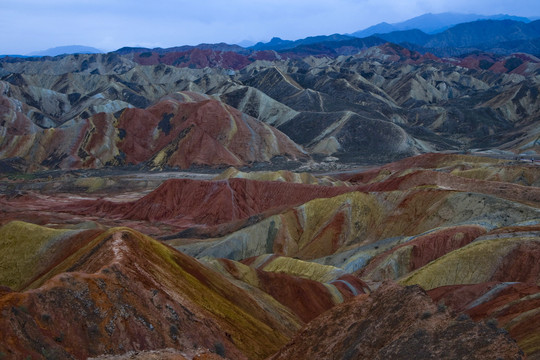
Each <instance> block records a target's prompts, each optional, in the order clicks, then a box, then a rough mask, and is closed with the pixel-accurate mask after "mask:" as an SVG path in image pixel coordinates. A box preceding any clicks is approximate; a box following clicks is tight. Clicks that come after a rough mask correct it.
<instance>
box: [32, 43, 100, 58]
mask: <svg viewBox="0 0 540 360" xmlns="http://www.w3.org/2000/svg"><path fill="white" fill-rule="evenodd" d="M103 52H104V51H103V50H99V49H96V48H94V47H90V46H82V45H68V46H58V47H54V48H51V49H47V50H41V51H34V52H31V53H30V54H28V56H58V55H65V54H101V53H103Z"/></svg>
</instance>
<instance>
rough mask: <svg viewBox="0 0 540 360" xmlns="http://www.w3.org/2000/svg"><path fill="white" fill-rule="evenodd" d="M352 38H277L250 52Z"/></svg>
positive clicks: (338, 35)
mask: <svg viewBox="0 0 540 360" xmlns="http://www.w3.org/2000/svg"><path fill="white" fill-rule="evenodd" d="M353 38H354V37H352V36H349V35H341V34H333V35H319V36H310V37H307V38H305V39H300V40H294V41H293V40H283V39H280V38H278V37H274V38H272V40H270V41H269V42H267V43H263V42H258V43H257V44H255V45H253V46H251V47H250V48H249V49H251V50H285V49H292V48H295V47H298V46H301V45H309V44H317V43H321V42H328V41H343V40H351V39H353Z"/></svg>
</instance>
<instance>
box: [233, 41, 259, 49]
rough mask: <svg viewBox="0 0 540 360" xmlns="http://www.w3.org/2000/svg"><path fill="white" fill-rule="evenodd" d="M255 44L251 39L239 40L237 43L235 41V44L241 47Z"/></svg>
mask: <svg viewBox="0 0 540 360" xmlns="http://www.w3.org/2000/svg"><path fill="white" fill-rule="evenodd" d="M255 44H256V42H255V41H251V40H242V41H240V42H239V43H237V44H236V45H238V46H241V47H243V48H248V47H250V46H253V45H255Z"/></svg>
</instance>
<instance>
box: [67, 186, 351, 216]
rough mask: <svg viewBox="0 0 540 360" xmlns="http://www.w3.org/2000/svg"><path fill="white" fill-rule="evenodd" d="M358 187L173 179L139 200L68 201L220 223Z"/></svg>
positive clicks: (96, 210)
mask: <svg viewBox="0 0 540 360" xmlns="http://www.w3.org/2000/svg"><path fill="white" fill-rule="evenodd" d="M350 191H354V188H352V187H346V186H342V187H332V186H321V185H306V184H295V183H283V182H277V181H256V180H249V179H241V178H238V179H227V180H219V181H207V180H190V179H175V180H167V181H165V182H164V183H163V184H162V185H161V186H160V187H158V188H157V189H156V190H154V191H152V192H151V193H150V194H148V195H146V196H144V197H142V198H141V199H139V200H136V201H132V202H127V203H118V202H110V201H107V200H97V201H83V202H75V203H72V204H71V205H68V206H65V205H62V208H63V210H67V211H69V212H73V213H76V214H92V215H98V216H102V217H115V218H120V219H131V220H144V221H150V222H156V221H159V222H164V223H170V224H177V225H178V226H189V225H209V226H212V225H219V224H224V223H230V222H235V221H238V220H246V219H248V218H249V217H251V216H255V215H259V214H263V213H265V212H268V211H272V210H273V211H274V212H276V211H283V210H284V209H287V208H289V207H292V206H295V205H300V204H303V203H305V202H307V201H309V200H312V199H316V198H329V197H332V196H336V195H339V194H343V193H346V192H350Z"/></svg>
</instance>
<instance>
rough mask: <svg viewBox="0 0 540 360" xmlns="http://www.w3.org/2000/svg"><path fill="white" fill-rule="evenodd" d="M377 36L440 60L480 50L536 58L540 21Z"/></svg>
mask: <svg viewBox="0 0 540 360" xmlns="http://www.w3.org/2000/svg"><path fill="white" fill-rule="evenodd" d="M376 36H377V37H379V38H381V39H384V40H386V41H388V42H392V43H396V44H402V45H403V46H406V47H408V48H410V49H412V50H417V51H420V52H426V51H429V52H432V53H434V54H435V55H438V56H454V55H460V54H464V53H468V52H471V51H476V50H483V51H490V52H494V53H497V54H508V53H511V52H526V53H531V54H535V55H536V54H538V52H537V51H536V50H537V45H536V44H537V43H538V39H539V38H540V20H536V21H533V22H529V23H524V22H521V21H515V20H478V21H473V22H469V23H462V24H458V25H456V26H453V27H451V28H449V29H447V30H445V31H443V32H441V33H438V34H426V33H424V32H422V31H420V30H406V31H394V32H391V33H387V34H376Z"/></svg>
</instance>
